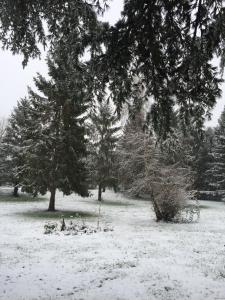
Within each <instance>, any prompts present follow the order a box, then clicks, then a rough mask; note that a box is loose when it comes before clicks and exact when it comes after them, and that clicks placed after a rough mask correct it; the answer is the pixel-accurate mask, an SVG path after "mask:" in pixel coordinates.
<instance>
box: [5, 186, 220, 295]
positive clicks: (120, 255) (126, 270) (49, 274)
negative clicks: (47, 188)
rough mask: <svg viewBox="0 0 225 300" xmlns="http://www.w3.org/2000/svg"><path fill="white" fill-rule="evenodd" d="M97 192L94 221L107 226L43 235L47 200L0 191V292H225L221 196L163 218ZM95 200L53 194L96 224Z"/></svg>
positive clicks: (70, 211)
mask: <svg viewBox="0 0 225 300" xmlns="http://www.w3.org/2000/svg"><path fill="white" fill-rule="evenodd" d="M103 197H104V201H105V203H104V204H103V205H102V207H101V219H100V226H102V227H103V226H105V225H106V224H107V226H110V227H113V229H114V231H109V232H98V233H94V234H92V235H76V236H72V235H70V236H64V235H62V234H60V235H55V234H54V235H45V234H43V232H44V224H45V223H46V219H45V218H42V215H43V213H42V211H44V210H45V209H46V208H47V205H48V202H47V201H40V202H37V201H33V202H29V201H25V202H21V203H20V202H19V201H15V202H9V201H2V200H1V198H0V299H7V300H8V299H9V300H14V299H15V300H17V299H88V300H92V299H96V300H111V299H112V300H116V299H120V300H122V299H129V300H132V299H137V300H138V299H144V300H145V299H148V300H152V299H153V300H154V299H161V300H167V299H196V300H201V299H204V300H205V299H210V300H212V299H225V205H224V203H218V202H217V203H216V202H206V201H204V202H201V205H202V206H203V208H202V209H201V218H200V221H199V223H195V224H165V223H156V222H155V220H154V214H153V212H152V210H151V205H150V203H149V202H148V201H140V200H138V201H137V200H136V201H135V200H130V199H129V200H128V199H125V198H123V197H122V196H121V195H119V194H114V193H112V192H108V191H107V192H106V193H104V194H103ZM95 199H96V192H95V193H94V196H93V197H92V198H88V199H81V198H80V197H77V196H74V195H72V196H69V197H63V196H62V194H61V193H58V194H57V202H56V206H57V209H63V210H65V211H67V212H66V213H65V215H66V216H69V215H71V216H74V215H76V213H75V212H76V211H78V212H79V214H80V215H82V212H84V213H85V214H84V216H85V222H86V223H87V224H91V225H92V226H97V221H98V217H97V215H98V209H99V206H98V203H97V201H96V200H95ZM33 212H35V213H33ZM66 222H68V221H67V220H66Z"/></svg>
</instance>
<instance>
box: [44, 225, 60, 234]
mask: <svg viewBox="0 0 225 300" xmlns="http://www.w3.org/2000/svg"><path fill="white" fill-rule="evenodd" d="M56 231H58V224H57V223H47V224H45V225H44V234H51V233H53V232H56Z"/></svg>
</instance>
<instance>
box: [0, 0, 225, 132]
mask: <svg viewBox="0 0 225 300" xmlns="http://www.w3.org/2000/svg"><path fill="white" fill-rule="evenodd" d="M122 6H123V0H112V2H111V8H110V10H108V11H107V12H106V13H105V15H104V20H107V21H109V22H110V23H111V24H114V23H115V22H116V21H117V20H118V19H119V17H120V12H121V10H122ZM37 72H39V73H41V74H42V75H44V76H45V75H47V66H46V63H45V57H44V55H43V57H42V59H41V60H39V59H35V60H30V61H29V63H28V65H27V66H26V68H25V69H23V67H22V56H19V55H12V54H11V52H9V51H3V50H1V49H0V117H7V116H9V114H10V113H11V111H12V109H13V107H14V106H15V105H16V103H17V101H18V100H19V99H20V98H22V97H24V96H26V94H27V86H31V87H33V77H34V76H35V75H36V73H37ZM222 89H223V95H222V98H221V99H218V102H217V105H216V107H215V109H214V110H213V118H212V121H210V122H207V125H210V126H214V125H216V124H217V119H218V117H219V115H220V113H221V111H222V109H223V107H224V98H225V84H223V86H222Z"/></svg>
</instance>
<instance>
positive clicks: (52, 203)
mask: <svg viewBox="0 0 225 300" xmlns="http://www.w3.org/2000/svg"><path fill="white" fill-rule="evenodd" d="M50 192H51V196H50V201H49V206H48V211H55V193H56V188H52V189H51V190H50Z"/></svg>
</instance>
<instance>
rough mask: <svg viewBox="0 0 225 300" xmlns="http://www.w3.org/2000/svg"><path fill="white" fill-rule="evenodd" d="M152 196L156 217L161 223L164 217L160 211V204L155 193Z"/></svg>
mask: <svg viewBox="0 0 225 300" xmlns="http://www.w3.org/2000/svg"><path fill="white" fill-rule="evenodd" d="M151 196H152V204H153V209H154V212H155V215H156V221H157V222H159V221H161V220H162V219H163V216H162V214H161V211H160V209H159V206H158V203H157V201H156V200H155V197H154V193H153V191H152V192H151Z"/></svg>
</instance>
